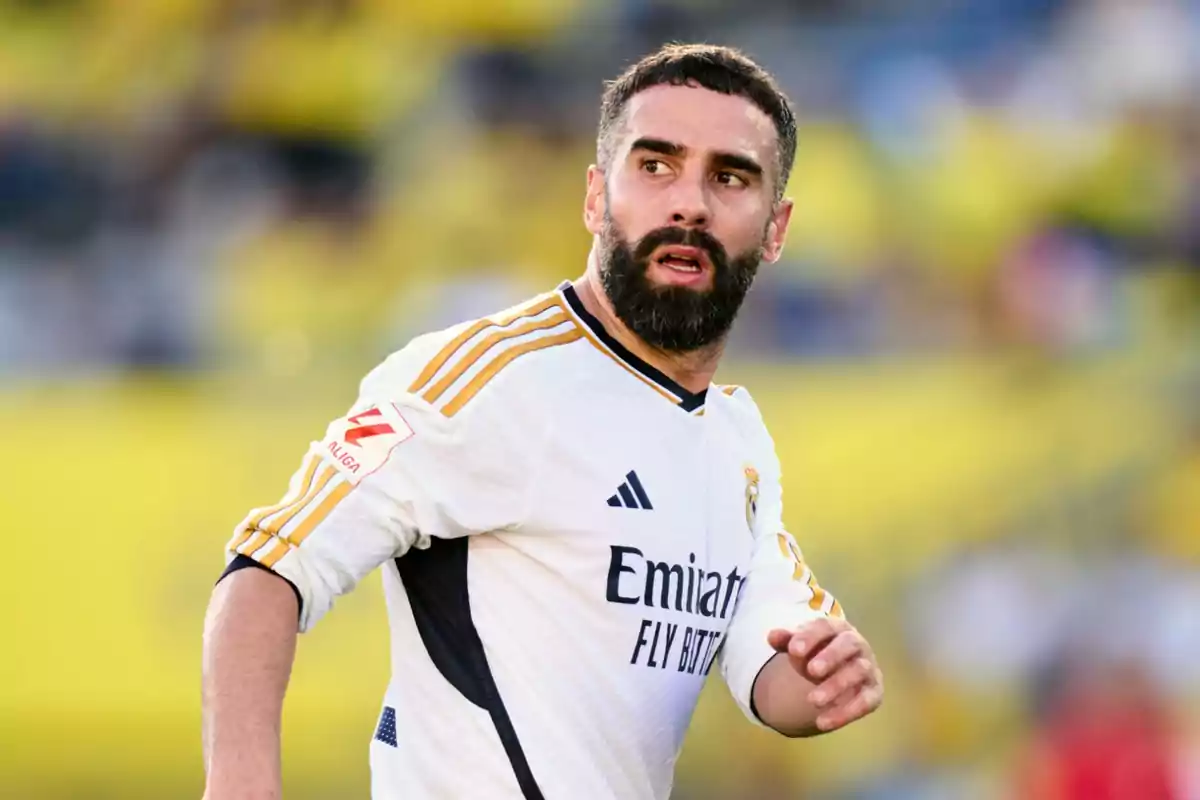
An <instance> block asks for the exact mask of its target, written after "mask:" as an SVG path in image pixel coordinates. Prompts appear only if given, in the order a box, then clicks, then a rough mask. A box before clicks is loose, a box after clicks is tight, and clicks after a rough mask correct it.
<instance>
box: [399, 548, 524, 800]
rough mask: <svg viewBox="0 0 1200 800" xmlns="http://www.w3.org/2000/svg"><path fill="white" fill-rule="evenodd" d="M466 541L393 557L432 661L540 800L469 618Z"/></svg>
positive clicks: (522, 791) (519, 780) (519, 777)
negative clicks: (478, 712)
mask: <svg viewBox="0 0 1200 800" xmlns="http://www.w3.org/2000/svg"><path fill="white" fill-rule="evenodd" d="M467 546H468V540H467V539H465V538H463V539H433V540H432V542H431V544H430V546H429V548H428V549H426V550H417V549H415V548H414V549H411V550H409V551H408V552H407V553H405V554H404V555H403V556H402V557H400V558H397V559H396V569H397V570H399V572H400V582H401V583H402V584H403V585H404V591H405V592H406V593H407V594H408V602H409V605H411V606H412V612H413V620H414V621H415V622H416V624H417V632H418V633H419V634H420V635H421V641H422V642H423V643H424V644H425V649H426V650H427V651H428V652H429V658H430V659H431V660H432V661H433V663H434V666H436V667H437V668H438V671H439V672H441V673H442V675H443V676H444V677H445V678H446V680H447V681H449V682H450V685H451V686H453V687H454V688H455V689H457V690H458V691H459V692H461V693H462V695H463V697H465V698H467V699H468V700H470V701H471V702H472V703H474V704H475V705H477V706H479V707H480V708H482V709H483V710H485V711H487V712H488V715H489V716H491V718H492V724H493V725H495V726H496V733H497V734H499V736H500V743H501V744H502V745H503V746H504V752H505V754H507V755H508V760H509V762H510V763H511V764H512V768H513V773H515V774H516V776H517V784H518V785H519V786H520V787H521V793H522V794H523V795H524V796H525V798H526V800H542V791H541V789H539V788H538V785H537V781H536V780H535V779H534V777H533V770H531V769H530V768H529V761H528V760H527V759H526V758H525V751H524V750H522V749H521V742H520V740H519V739H518V738H517V731H516V729H515V728H514V727H513V724H512V719H511V718H509V716H508V710H507V709H505V707H504V700H503V699H501V697H500V690H499V688H497V686H496V679H495V678H494V677H493V676H492V669H491V667H490V666H488V661H487V654H486V653H485V652H484V649H483V641H482V640H481V639H480V638H479V631H478V630H476V628H475V623H474V621H473V620H472V619H471V597H470V594H469V593H468V591H467V552H468V550H467Z"/></svg>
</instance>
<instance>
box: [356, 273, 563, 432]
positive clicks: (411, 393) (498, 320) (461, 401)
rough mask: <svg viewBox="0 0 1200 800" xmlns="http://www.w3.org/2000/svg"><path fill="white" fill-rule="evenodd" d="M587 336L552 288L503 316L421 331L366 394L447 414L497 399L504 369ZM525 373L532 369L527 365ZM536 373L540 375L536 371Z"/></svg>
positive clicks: (369, 382)
mask: <svg viewBox="0 0 1200 800" xmlns="http://www.w3.org/2000/svg"><path fill="white" fill-rule="evenodd" d="M581 338H583V331H582V330H581V328H580V326H579V325H578V323H577V322H576V321H575V320H574V318H573V317H572V316H571V315H570V314H569V313H568V312H567V309H566V307H565V304H564V301H563V298H562V295H561V294H560V293H559V292H548V293H545V294H541V295H538V296H536V297H533V298H531V299H529V300H527V301H525V302H524V303H520V304H518V305H516V306H513V307H511V308H508V309H504V310H503V311H499V312H497V313H495V314H490V315H488V316H486V317H482V318H480V319H476V320H470V321H467V322H464V323H461V324H459V325H455V326H452V327H450V328H446V329H444V330H440V331H435V332H432V333H428V334H424V335H422V336H418V337H417V338H415V339H413V340H412V341H411V342H409V343H408V344H407V345H406V346H405V347H403V348H402V349H400V350H398V351H396V352H395V353H393V354H391V355H390V356H389V357H388V358H387V359H386V360H384V361H383V363H381V364H380V365H379V366H378V367H376V368H375V369H374V370H372V371H371V373H370V374H368V375H367V377H366V378H364V379H363V382H362V388H361V395H362V396H364V397H372V398H379V399H390V400H401V399H403V400H405V401H407V402H410V403H415V404H418V405H422V406H425V407H428V408H430V409H431V410H434V411H436V412H438V413H439V414H440V415H441V416H443V417H446V418H454V417H456V416H458V415H459V414H460V413H461V412H462V411H463V410H464V409H466V408H467V407H468V406H471V407H479V406H482V405H490V404H492V403H493V402H494V401H495V399H496V398H497V396H498V395H499V396H501V397H502V396H503V392H502V391H501V392H497V391H496V389H497V388H499V386H501V385H503V384H505V383H506V382H505V381H501V380H498V379H499V378H500V377H501V375H502V373H503V374H505V375H512V374H513V373H515V372H517V371H518V370H515V369H513V368H512V365H513V364H514V363H518V362H519V363H520V364H521V365H522V366H525V367H528V366H530V365H533V364H535V363H538V362H539V360H540V357H539V356H538V354H540V353H547V352H549V351H551V350H553V349H555V348H558V347H561V346H562V345H565V344H570V343H571V342H574V341H577V340H579V339H581ZM520 372H521V373H522V374H523V375H528V374H529V370H527V369H522V370H520ZM534 374H537V372H536V371H535V373H534Z"/></svg>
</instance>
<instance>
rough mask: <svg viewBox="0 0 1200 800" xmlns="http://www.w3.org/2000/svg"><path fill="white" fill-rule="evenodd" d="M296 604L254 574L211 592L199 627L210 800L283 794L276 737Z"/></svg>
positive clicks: (275, 583) (270, 579)
mask: <svg viewBox="0 0 1200 800" xmlns="http://www.w3.org/2000/svg"><path fill="white" fill-rule="evenodd" d="M296 616H297V607H296V597H295V595H294V593H293V592H292V589H291V587H290V586H289V585H288V584H287V583H286V582H285V581H283V580H281V579H280V578H278V577H276V576H274V575H269V574H267V573H266V572H264V571H262V570H258V569H243V570H240V571H238V572H235V573H233V574H232V575H229V576H228V577H226V578H225V579H224V580H222V581H221V582H220V583H219V584H218V585H217V587H216V589H214V590H213V596H212V600H211V602H210V604H209V608H208V615H207V617H206V619H205V625H204V678H203V705H204V712H203V713H204V717H203V726H204V733H203V737H204V759H205V771H206V773H207V778H208V781H207V791H206V795H205V796H206V797H207V798H210V799H211V800H226V798H247V800H249V799H250V798H253V800H260V799H261V800H266V798H278V797H279V796H280V794H281V791H282V790H281V775H280V772H281V769H280V752H279V750H280V748H279V733H280V720H281V717H282V711H283V697H284V693H285V691H286V690H287V683H288V677H289V676H290V674H291V668H292V660H293V658H294V656H295V651H296Z"/></svg>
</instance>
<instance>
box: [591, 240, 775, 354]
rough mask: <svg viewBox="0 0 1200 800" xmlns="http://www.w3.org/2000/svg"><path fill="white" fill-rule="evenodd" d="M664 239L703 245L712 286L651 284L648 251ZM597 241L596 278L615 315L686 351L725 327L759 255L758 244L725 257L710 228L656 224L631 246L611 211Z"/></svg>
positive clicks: (640, 332) (648, 337) (645, 335)
mask: <svg viewBox="0 0 1200 800" xmlns="http://www.w3.org/2000/svg"><path fill="white" fill-rule="evenodd" d="M668 244H678V245H686V246H688V247H699V248H703V249H704V251H705V252H706V253H708V258H709V261H710V262H711V263H712V265H713V279H712V288H710V289H708V290H707V291H696V290H693V289H689V288H687V287H686V286H655V285H654V284H652V283H651V282H650V278H649V277H648V275H647V273H648V270H649V268H650V254H651V253H653V252H654V251H655V250H656V249H657V248H659V247H661V246H663V245H668ZM601 245H602V247H601V252H600V281H601V284H602V285H603V286H604V292H605V294H607V295H608V299H609V302H611V303H612V306H613V310H614V311H615V312H616V315H617V318H618V319H620V320H621V322H623V323H625V325H626V327H628V328H629V329H630V330H631V331H633V332H634V333H635V334H637V336H638V337H640V338H641V339H642V340H643V341H644V342H646V343H647V344H649V345H650V346H651V347H654V348H657V349H659V350H662V351H665V352H669V353H690V352H692V351H694V350H699V349H701V348H703V347H707V346H708V345H711V344H713V343H714V342H717V341H719V340H720V339H722V338H723V337H724V336H725V335H726V334H727V333H729V329H730V328H732V327H733V320H734V319H735V318H736V317H737V313H738V309H740V308H741V307H742V301H743V300H745V299H746V292H748V291H749V290H750V285H751V284H752V283H754V276H755V274H756V273H757V272H758V265H759V262H760V261H762V247H761V246H760V247H757V248H755V249H754V250H751V251H750V252H748V253H745V254H743V255H740V256H738V257H737V258H735V259H733V261H732V262H730V261H729V257H728V255H727V254H726V253H725V248H724V247H723V246H722V245H721V243H720V242H719V241H717V239H716V238H715V237H714V236H712V234H710V233H708V232H706V231H701V230H697V229H695V228H692V229H685V228H676V227H666V228H658V229H657V230H653V231H651V232H650V233H648V234H646V235H645V236H644V237H642V239H641V241H639V242H638V243H637V247H636V248H632V247H630V245H629V243H628V242H627V241H626V240H625V237H624V236H622V235H621V232H620V230H618V228H617V225H616V222H615V221H614V220H613V219H612V218H611V217H608V218H607V219H606V220H605V226H604V233H603V235H602V236H601Z"/></svg>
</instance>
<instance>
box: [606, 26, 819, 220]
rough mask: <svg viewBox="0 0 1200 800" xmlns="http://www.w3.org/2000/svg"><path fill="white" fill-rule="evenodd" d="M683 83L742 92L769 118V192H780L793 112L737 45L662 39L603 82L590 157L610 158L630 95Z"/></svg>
mask: <svg viewBox="0 0 1200 800" xmlns="http://www.w3.org/2000/svg"><path fill="white" fill-rule="evenodd" d="M689 84H694V85H696V86H702V87H704V88H705V89H709V90H711V91H714V92H720V93H721V94H728V95H734V96H737V97H744V98H746V99H747V100H749V101H750V102H752V103H754V105H756V106H758V108H759V109H761V110H762V112H763V113H764V114H766V115H767V116H768V117H769V118H770V119H771V122H773V123H774V125H775V133H776V135H777V137H778V140H779V141H778V148H777V151H778V152H777V156H778V161H779V164H778V166H779V185H778V186H776V187H775V196H776V198H780V197H782V196H783V191H784V189H785V188H786V186H787V182H788V176H789V175H790V174H791V172H792V162H793V161H794V160H795V158H796V113H795V111H794V110H793V108H792V104H791V101H790V100H788V98H787V95H785V94H784V93H783V90H782V89H780V88H779V84H778V83H776V82H775V79H774V78H773V77H771V74H770V73H769V72H767V71H766V70H765V69H763V68H762V67H761V66H759V65H758V64H756V63H755V62H754V61H753V60H752V59H750V57H749V56H747V55H745V54H744V53H742V52H741V51H739V50H736V49H734V48H732V47H722V46H720V45H709V44H668V45H665V46H664V47H662V48H661V49H660V50H659V51H658V52H656V53H652V54H651V55H648V56H646V57H645V58H643V59H642V60H641V61H638V62H637V63H636V64H634V65H633V66H631V67H629V68H628V69H627V70H625V72H623V73H621V75H620V77H618V78H617V79H616V80H613V81H610V82H608V83H607V85H606V87H605V90H604V96H603V98H602V99H601V101H600V128H599V131H598V133H597V135H596V157H597V159H598V161H599V163H600V165H601V167H607V166H608V164H609V163H610V162H611V160H612V157H613V142H612V133H613V130H614V128H616V127H617V125H618V124H619V122H620V119H621V115H622V114H623V113H624V111H625V106H626V104H628V103H629V99H630V98H631V97H633V96H634V95H635V94H637V93H638V92H641V91H643V90H645V89H649V88H650V87H652V86H661V85H670V86H687V85H689Z"/></svg>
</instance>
